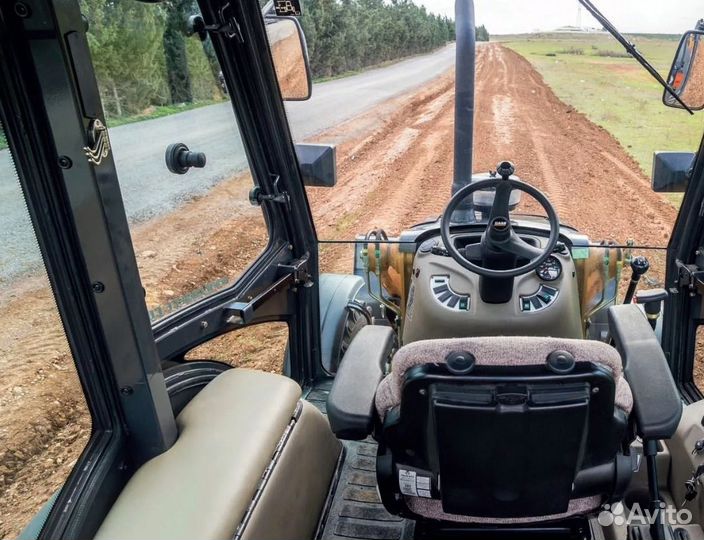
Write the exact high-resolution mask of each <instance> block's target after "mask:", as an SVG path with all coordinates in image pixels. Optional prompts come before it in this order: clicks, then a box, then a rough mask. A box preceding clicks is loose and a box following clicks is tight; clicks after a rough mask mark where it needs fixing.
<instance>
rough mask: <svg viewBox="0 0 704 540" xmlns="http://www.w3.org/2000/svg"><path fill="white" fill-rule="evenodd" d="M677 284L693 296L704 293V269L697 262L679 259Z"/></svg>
mask: <svg viewBox="0 0 704 540" xmlns="http://www.w3.org/2000/svg"><path fill="white" fill-rule="evenodd" d="M677 285H678V286H679V287H680V289H686V290H687V291H688V292H689V294H690V295H691V296H693V295H695V294H700V295H701V294H704V271H703V270H701V269H700V268H699V266H697V265H696V264H684V263H683V262H682V261H677Z"/></svg>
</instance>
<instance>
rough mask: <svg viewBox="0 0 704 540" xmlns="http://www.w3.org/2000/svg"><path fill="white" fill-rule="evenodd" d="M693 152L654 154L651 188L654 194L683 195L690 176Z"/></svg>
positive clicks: (693, 158) (693, 157)
mask: <svg viewBox="0 0 704 540" xmlns="http://www.w3.org/2000/svg"><path fill="white" fill-rule="evenodd" d="M695 158H696V154H694V153H693V152H655V154H654V155H653V177H652V188H653V191H655V192H656V193H684V192H685V191H686V189H687V185H688V184H689V179H690V177H691V175H692V168H693V167H694V160H695Z"/></svg>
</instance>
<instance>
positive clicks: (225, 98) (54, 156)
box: [0, 0, 320, 538]
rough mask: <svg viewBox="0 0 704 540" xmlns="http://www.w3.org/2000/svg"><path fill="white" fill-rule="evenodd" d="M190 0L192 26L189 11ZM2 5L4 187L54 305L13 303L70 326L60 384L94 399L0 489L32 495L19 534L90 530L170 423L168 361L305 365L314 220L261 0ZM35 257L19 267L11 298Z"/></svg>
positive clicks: (311, 367) (173, 432)
mask: <svg viewBox="0 0 704 540" xmlns="http://www.w3.org/2000/svg"><path fill="white" fill-rule="evenodd" d="M198 16H202V20H203V23H204V25H205V27H206V28H207V29H208V30H207V31H206V34H205V41H204V42H202V41H200V40H199V39H197V37H193V36H189V35H188V34H189V33H190V32H188V31H187V28H188V24H189V20H191V21H192V20H193V19H192V18H193V17H198ZM0 25H2V28H0V47H1V49H0V50H1V51H2V55H1V56H0V68H1V69H2V71H3V80H4V81H5V82H4V83H3V85H2V89H1V90H0V111H1V112H2V116H1V118H2V123H3V128H4V133H5V136H6V137H5V138H6V139H7V144H8V145H9V149H8V150H6V151H4V152H5V155H3V159H5V160H6V161H7V162H8V163H9V162H10V161H11V162H13V163H14V166H15V167H16V169H17V177H18V178H19V186H20V187H21V190H20V191H18V192H17V193H18V194H19V193H21V196H20V195H17V196H16V197H15V199H14V200H10V199H9V198H8V199H7V202H8V207H13V208H21V206H22V204H23V200H24V201H26V204H27V207H28V210H29V221H28V222H31V228H32V229H33V231H34V236H35V237H36V239H37V242H38V245H39V248H40V249H39V253H40V256H39V257H38V258H37V257H35V262H37V261H39V262H37V264H38V265H39V267H43V268H45V271H46V275H47V281H48V284H47V285H46V287H45V289H44V291H45V295H46V298H47V299H49V298H51V296H52V293H51V292H50V291H53V297H54V298H55V301H56V305H57V308H56V313H55V318H54V320H53V321H52V320H49V319H48V318H46V317H45V318H42V316H41V314H40V313H38V311H37V310H39V309H46V307H45V306H46V305H47V304H45V305H44V306H42V307H41V308H39V307H36V304H31V305H30V304H26V305H27V306H28V309H27V311H26V312H24V313H22V314H21V316H22V317H25V319H23V321H24V323H23V324H24V325H25V326H24V328H27V329H32V330H33V331H34V332H36V335H37V336H41V335H44V334H45V333H57V332H60V331H61V327H62V326H63V328H64V329H65V336H66V341H67V345H66V347H67V350H70V352H71V357H69V356H66V358H65V360H64V362H65V365H66V366H69V367H72V366H74V365H75V372H76V373H77V375H78V381H75V382H73V383H71V384H68V383H67V384H68V386H66V388H67V390H66V391H65V393H66V394H67V395H73V396H80V395H81V394H82V395H84V396H85V402H86V405H85V406H84V410H85V411H86V413H85V414H86V418H89V420H86V423H85V426H86V428H85V432H84V434H83V438H82V439H80V441H79V442H80V444H79V443H76V446H75V456H74V458H72V459H71V460H68V461H64V460H62V461H61V463H59V465H60V467H59V468H60V469H61V470H62V471H66V474H65V475H64V476H62V477H60V476H61V475H58V476H57V477H56V479H55V480H54V481H53V482H52V483H49V484H48V485H47V484H46V483H45V482H43V481H44V480H46V468H45V467H34V468H31V467H30V468H29V469H27V471H28V472H27V475H26V476H24V477H23V478H22V481H23V483H24V485H25V486H29V487H28V491H25V492H24V499H25V500H28V501H30V504H28V505H25V506H23V507H22V508H18V507H17V506H16V505H13V504H12V501H13V500H15V499H8V500H7V506H8V508H12V512H11V513H12V514H13V515H14V516H15V517H13V520H14V521H13V522H12V525H11V526H12V529H9V531H10V532H11V533H16V532H18V530H19V529H18V525H17V524H18V523H20V522H21V521H22V520H24V521H25V522H26V521H29V518H30V516H31V515H34V514H35V513H36V512H39V515H38V516H37V520H35V521H34V522H33V523H32V529H31V530H29V531H28V534H29V535H30V536H34V535H36V534H37V533H39V531H41V536H42V537H45V538H57V537H80V538H82V537H89V536H92V535H93V533H94V532H95V530H97V527H98V526H99V524H100V523H101V521H102V519H103V517H104V515H105V513H106V512H107V510H108V509H109V507H110V505H111V504H112V502H113V501H114V500H115V497H117V495H118V493H119V492H120V490H121V488H122V486H123V485H124V484H125V482H126V481H127V480H128V479H129V477H130V476H131V475H132V473H133V472H134V471H135V470H137V469H138V468H139V466H140V465H141V464H143V463H144V462H145V461H147V460H149V459H150V458H152V457H154V456H156V455H159V454H160V453H162V452H164V451H165V450H167V449H168V448H169V447H170V446H171V445H172V444H173V442H174V441H175V439H176V438H177V428H176V425H175V410H174V406H175V405H174V401H173V399H172V398H173V395H172V394H170V392H169V390H170V388H169V386H168V384H167V382H168V381H167V379H168V377H167V375H168V370H169V369H172V370H173V369H180V370H182V371H184V370H185V371H188V368H189V364H188V362H189V361H192V360H194V359H195V360H205V361H207V362H209V363H208V366H209V367H211V368H213V366H219V367H217V368H214V370H215V372H217V370H218V369H221V370H225V369H228V368H229V367H231V366H241V365H249V366H250V367H255V368H257V367H258V368H262V367H264V368H265V369H266V368H268V369H269V370H278V371H281V372H284V373H285V374H286V375H288V376H290V377H291V378H293V379H294V380H295V381H297V382H298V383H299V384H301V385H302V386H305V385H306V384H308V383H309V382H310V381H311V380H313V378H314V376H315V375H316V372H317V370H319V369H320V368H319V365H320V362H319V356H320V350H319V332H318V328H319V323H318V319H319V315H318V290H317V275H318V263H317V244H316V241H315V231H314V228H313V223H312V219H311V216H310V212H309V208H308V204H307V201H306V197H305V192H304V189H303V185H302V182H301V178H300V173H299V170H298V165H297V162H296V157H295V153H294V148H293V144H292V142H291V138H290V134H289V131H288V126H287V123H286V121H285V114H284V110H283V105H282V102H281V97H280V95H279V90H278V86H277V84H276V78H275V77H276V75H275V71H274V67H273V65H272V62H271V58H270V56H269V55H268V53H266V54H265V53H263V52H262V51H268V46H267V40H266V32H265V27H264V23H263V20H262V16H261V12H260V10H259V6H258V4H257V2H256V1H255V0H248V1H245V2H241V3H229V2H220V1H219V0H204V1H202V2H200V3H199V4H198V5H196V4H195V3H187V2H185V3H184V2H174V3H168V4H167V3H165V4H140V3H137V2H131V1H128V2H114V3H107V4H106V3H104V2H95V1H92V0H84V1H82V2H80V3H79V2H77V1H75V0H28V1H26V2H25V1H23V2H18V3H14V4H3V5H2V6H0ZM195 35H197V33H196V34H195ZM116 51H117V52H116ZM118 53H119V54H118ZM221 74H222V75H221ZM221 80H224V82H225V88H223V87H222V85H221V83H220V81H221ZM224 90H226V91H224ZM0 152H2V151H0ZM184 152H185V153H188V152H190V154H184ZM175 154H176V155H175ZM196 154H203V156H202V157H201V156H199V155H196ZM8 156H10V157H11V159H9V160H8V159H6V158H7V157H8ZM191 160H193V162H194V163H195V165H194V166H189V167H186V166H185V165H184V164H187V163H191ZM174 164H175V165H174ZM200 164H202V165H203V166H198V165H200ZM179 165H181V167H180V168H179ZM180 169H186V170H185V171H182V170H180ZM7 170H8V171H9V170H10V169H9V167H8V168H7ZM174 171H176V172H174ZM180 172H183V174H180ZM7 178H10V176H9V173H8V174H7ZM250 194H255V195H253V197H252V199H253V201H254V202H256V203H257V205H255V206H252V205H251V203H250ZM10 233H11V234H10V235H8V236H12V235H13V234H12V233H14V231H12V230H10ZM27 241H28V242H31V241H32V236H31V235H29V236H28V237H27ZM23 242H24V240H23ZM6 252H7V244H6ZM10 255H11V257H10V259H12V256H13V252H10ZM37 264H35V266H36V265H37ZM34 271H35V270H34V269H33V268H29V267H28V269H23V270H22V271H20V272H19V275H18V277H16V279H18V280H19V283H20V284H21V286H20V285H18V286H17V287H18V289H17V291H20V292H14V290H13V292H12V293H11V294H13V295H18V294H19V295H20V296H19V297H18V298H19V301H21V302H24V300H25V297H24V296H22V294H24V293H23V291H25V290H26V289H25V288H23V287H24V280H25V279H27V280H31V279H33V278H34V277H35V274H34V273H33V272H34ZM13 298H14V297H13ZM13 298H10V297H9V296H8V297H7V298H5V300H7V301H8V302H9V301H10V300H12V299H13ZM5 315H6V317H7V320H10V321H11V319H12V317H11V315H12V314H11V313H10V312H9V311H7V310H6V311H5ZM271 324H277V325H279V326H277V327H275V331H273V332H272V331H268V328H271V327H269V326H265V325H271ZM252 328H259V330H256V329H255V330H254V331H255V332H258V333H255V334H253V336H252V335H249V336H245V337H244V338H238V337H237V336H241V335H244V332H248V331H252V330H251V329H252ZM216 340H220V342H217V341H216ZM276 340H278V341H277V343H276V344H273V343H270V342H273V341H276ZM252 343H254V344H255V345H252ZM27 344H28V346H29V345H31V344H32V339H31V338H28V341H27ZM273 345H277V347H278V348H277V347H274V346H273ZM199 346H201V348H200V349H198V347H199ZM208 347H210V349H208ZM248 347H254V349H255V350H254V351H253V352H252V351H249V350H248ZM285 351H288V352H287V361H286V364H285V365H284V354H285ZM20 352H21V351H20ZM220 353H222V355H220V356H219V354H220ZM267 355H268V356H267ZM262 356H267V358H270V359H271V362H270V363H268V364H265V366H261V365H256V361H257V360H260V359H261V357H262ZM18 357H21V356H20V355H18ZM213 360H215V361H213ZM247 362H249V364H248V363H247ZM276 362H278V364H277V363H276ZM198 365H199V366H202V364H198ZM42 369H45V368H42ZM67 371H71V369H67ZM34 375H36V377H38V378H39V379H40V382H41V377H42V376H43V375H42V374H38V372H37V373H35V374H34ZM212 376H214V375H213V373H212V370H211V372H209V374H206V376H205V379H204V381H205V382H207V381H208V380H209V377H210V378H212ZM61 380H62V381H64V380H65V377H64V379H61ZM201 382H202V381H201ZM62 384H63V383H62ZM15 386H17V387H20V390H18V391H17V394H18V395H19V393H20V392H22V391H23V390H21V387H22V386H23V385H21V384H20V385H15ZM201 386H202V384H201ZM198 387H199V386H198V385H197V384H196V388H198ZM13 388H14V387H10V388H9V392H10V393H12V392H13ZM44 389H45V386H42V385H39V386H37V390H36V392H37V393H38V394H39V395H43V394H42V392H43V391H44ZM3 397H4V396H3ZM20 397H21V396H20ZM76 399H77V400H78V401H80V397H76ZM59 401H60V402H61V400H59ZM67 407H68V405H67ZM70 407H71V408H70V410H73V409H74V408H75V407H74V406H73V405H71V406H70ZM50 411H51V409H50V408H47V409H46V410H45V414H44V416H43V417H42V418H49V417H51V419H52V420H56V417H55V415H52V414H51V412H50ZM6 414H8V413H7V409H4V408H3V410H2V411H1V412H0V415H3V416H4V415H6ZM71 418H72V417H70V416H68V417H67V418H66V419H64V420H59V423H61V422H65V423H66V425H68V424H69V423H70V422H71ZM8 422H14V425H20V423H21V422H22V418H21V417H20V416H12V411H10V417H8ZM60 427H61V426H59V428H60ZM3 436H4V434H3ZM77 440H78V439H77ZM54 443H61V444H69V443H66V442H65V441H64V442H61V441H60V440H52V441H51V442H47V443H45V444H46V445H47V447H49V448H51V447H52V444H54ZM81 445H82V446H81ZM3 450H4V449H3ZM45 458H46V459H49V457H47V456H45V455H44V449H42V448H40V449H39V451H38V454H37V456H36V459H37V462H43V463H46V459H45ZM51 459H53V458H51ZM42 460H44V461H42ZM56 463H57V462H56V461H55V464H56ZM3 466H5V465H3ZM7 478H10V481H12V478H15V475H14V474H13V476H12V477H10V476H8V475H5V476H4V479H7ZM4 481H6V480H4ZM11 487H12V486H11ZM4 503H5V500H4V499H3V504H4ZM17 510H20V512H17ZM15 514H16V515H15ZM4 515H5V513H4V512H3V516H4ZM3 522H5V520H3ZM3 526H4V525H3Z"/></svg>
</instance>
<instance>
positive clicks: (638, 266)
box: [623, 256, 650, 304]
mask: <svg viewBox="0 0 704 540" xmlns="http://www.w3.org/2000/svg"><path fill="white" fill-rule="evenodd" d="M649 269H650V262H648V259H647V258H645V257H643V256H638V257H633V259H631V281H630V283H629V284H628V289H627V290H626V296H625V297H624V299H623V303H624V304H630V303H631V301H632V300H633V295H634V294H635V292H636V288H637V287H638V282H639V281H640V278H642V277H643V276H644V275H645V273H646V272H647V271H648V270H649Z"/></svg>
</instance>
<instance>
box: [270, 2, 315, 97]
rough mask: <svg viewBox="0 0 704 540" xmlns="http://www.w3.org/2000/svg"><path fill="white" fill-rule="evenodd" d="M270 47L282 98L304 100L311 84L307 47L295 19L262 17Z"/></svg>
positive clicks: (310, 89)
mask: <svg viewBox="0 0 704 540" xmlns="http://www.w3.org/2000/svg"><path fill="white" fill-rule="evenodd" d="M264 23H265V24H266V33H267V36H268V37H269V48H270V49H271V56H272V58H273V59H274V68H275V69H276V78H277V79H278V80H279V88H280V89H281V97H282V98H283V100H284V101H305V100H307V99H309V98H310V95H311V91H312V88H313V84H312V78H311V74H310V63H309V62H308V47H307V45H306V38H305V36H304V35H303V29H302V28H301V25H300V23H299V22H298V19H296V18H295V17H269V16H268V17H265V18H264Z"/></svg>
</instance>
